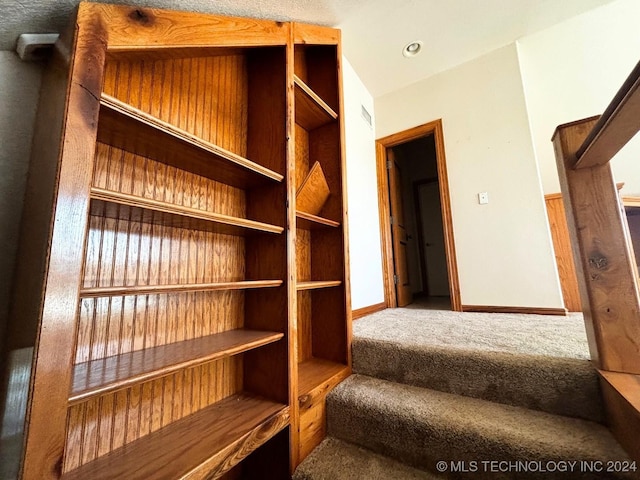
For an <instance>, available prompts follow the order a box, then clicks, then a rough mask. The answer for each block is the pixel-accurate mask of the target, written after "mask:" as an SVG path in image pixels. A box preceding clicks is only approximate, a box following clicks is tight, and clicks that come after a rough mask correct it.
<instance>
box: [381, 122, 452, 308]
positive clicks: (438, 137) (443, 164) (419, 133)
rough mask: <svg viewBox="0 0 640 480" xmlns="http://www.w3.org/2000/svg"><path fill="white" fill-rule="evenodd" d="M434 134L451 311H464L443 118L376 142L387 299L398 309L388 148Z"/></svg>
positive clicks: (384, 279)
mask: <svg viewBox="0 0 640 480" xmlns="http://www.w3.org/2000/svg"><path fill="white" fill-rule="evenodd" d="M431 134H433V136H434V140H435V145H436V163H437V166H438V183H439V187H440V203H441V207H442V226H443V230H444V244H445V251H446V254H447V271H448V273H449V291H450V292H451V310H453V311H455V312H461V311H462V301H461V299H460V280H459V277H458V262H457V259H456V249H455V241H454V235H453V217H452V214H451V200H450V194H449V177H448V175H447V161H446V157H445V152H444V133H443V130H442V119H438V120H434V121H432V122H429V123H425V124H424V125H419V126H417V127H413V128H410V129H408V130H404V131H402V132H398V133H394V134H392V135H388V136H386V137H383V138H379V139H378V140H376V166H377V173H378V205H379V212H380V241H381V244H382V270H383V272H382V273H383V275H382V276H383V281H384V298H385V303H386V304H387V306H388V307H397V305H398V299H397V297H396V291H395V288H394V286H393V250H392V247H391V245H392V242H391V222H390V221H389V210H390V206H389V205H390V204H389V175H388V173H387V167H386V163H387V149H388V148H392V147H395V146H397V145H400V144H402V143H406V142H410V141H411V140H416V139H418V138H421V137H424V136H427V135H431Z"/></svg>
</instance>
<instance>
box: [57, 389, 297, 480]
mask: <svg viewBox="0 0 640 480" xmlns="http://www.w3.org/2000/svg"><path fill="white" fill-rule="evenodd" d="M288 422H289V407H287V406H286V405H283V404H280V403H277V402H273V401H270V400H267V399H265V398H261V397H258V396H255V395H251V394H238V395H233V396H231V397H229V398H226V399H224V400H222V401H220V402H217V403H215V404H213V405H211V406H209V407H206V408H204V409H202V410H200V411H198V412H197V413H194V414H192V415H189V416H188V417H185V418H183V419H181V420H178V421H177V422H174V423H172V424H171V425H169V426H167V427H164V428H162V429H160V430H158V431H156V432H153V433H151V434H149V435H147V436H145V437H143V438H141V439H139V440H136V441H135V442H133V443H130V444H128V445H125V446H124V447H121V448H119V449H117V450H113V451H112V452H109V453H108V454H106V455H104V456H102V457H99V458H98V459H97V460H94V461H93V462H90V463H87V464H86V465H83V466H82V467H80V468H77V469H75V470H72V471H70V472H68V473H66V474H64V475H63V476H62V479H63V480H86V479H89V478H90V479H91V480H112V479H114V478H123V479H124V478H144V479H149V480H153V479H155V480H162V479H167V478H182V479H185V480H186V479H190V478H212V477H213V478H215V477H217V476H219V475H221V474H222V473H224V472H225V471H227V470H230V469H231V468H232V467H233V466H234V465H236V464H237V463H239V462H240V461H241V460H242V459H243V458H244V457H245V456H246V455H247V454H248V453H250V452H251V451H253V450H255V449H256V448H258V447H259V446H260V445H261V444H263V443H265V442H266V441H267V440H269V438H271V437H272V436H273V435H275V434H276V433H278V432H279V431H280V430H282V429H283V428H284V427H286V426H287V424H288ZM185 472H188V473H186V474H185Z"/></svg>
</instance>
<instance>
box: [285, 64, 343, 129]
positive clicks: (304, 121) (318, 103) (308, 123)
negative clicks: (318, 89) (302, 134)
mask: <svg viewBox="0 0 640 480" xmlns="http://www.w3.org/2000/svg"><path fill="white" fill-rule="evenodd" d="M293 81H294V84H295V105H296V123H297V124H298V125H300V126H301V127H302V128H304V129H305V130H314V129H316V128H318V127H321V126H322V125H326V124H327V123H330V122H333V121H335V120H336V119H337V118H338V114H337V113H336V112H335V111H334V110H333V109H332V108H331V107H330V106H329V105H327V103H326V102H325V101H324V100H322V99H321V98H320V97H319V96H318V95H317V94H316V93H315V92H314V91H313V90H312V89H311V88H309V86H308V85H307V84H306V83H305V82H303V81H302V80H301V79H300V77H298V76H297V75H295V76H294V78H293Z"/></svg>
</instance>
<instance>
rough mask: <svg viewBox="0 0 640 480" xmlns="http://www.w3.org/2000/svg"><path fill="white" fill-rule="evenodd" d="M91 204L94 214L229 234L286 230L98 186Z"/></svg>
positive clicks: (93, 191)
mask: <svg viewBox="0 0 640 480" xmlns="http://www.w3.org/2000/svg"><path fill="white" fill-rule="evenodd" d="M90 208H91V215H95V216H104V217H108V218H117V219H122V220H131V221H139V222H143V223H153V224H157V225H164V226H169V227H176V228H189V229H195V230H204V231H209V232H216V233H224V234H229V235H246V234H248V233H275V234H280V233H282V232H283V231H284V228H283V227H278V226H276V225H270V224H268V223H262V222H256V221H254V220H247V219H246V218H238V217H231V216H229V215H222V214H219V213H210V212H205V211H203V210H198V209H196V208H190V207H183V206H179V205H175V204H171V203H167V202H161V201H158V200H152V199H148V198H142V197H138V196H136V195H129V194H126V193H120V192H114V191H111V190H105V189H103V188H97V187H92V188H91V207H90Z"/></svg>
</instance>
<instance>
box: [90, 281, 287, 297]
mask: <svg viewBox="0 0 640 480" xmlns="http://www.w3.org/2000/svg"><path fill="white" fill-rule="evenodd" d="M280 285H282V280H251V281H244V282H214V283H180V284H176V285H136V286H131V287H127V286H122V285H119V286H117V287H90V288H82V289H81V290H80V296H81V297H84V298H90V297H120V296H123V295H153V294H160V293H180V292H211V291H214V290H246V289H250V288H273V287H279V286H280Z"/></svg>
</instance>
